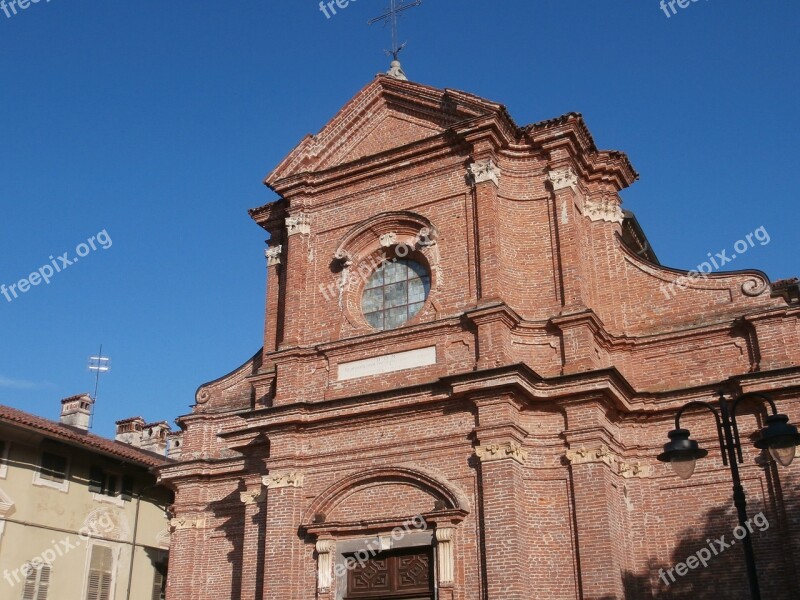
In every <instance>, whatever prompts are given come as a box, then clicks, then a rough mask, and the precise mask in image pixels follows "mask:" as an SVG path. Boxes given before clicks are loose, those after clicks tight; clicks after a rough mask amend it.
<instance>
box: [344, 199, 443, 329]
mask: <svg viewBox="0 0 800 600" xmlns="http://www.w3.org/2000/svg"><path fill="white" fill-rule="evenodd" d="M401 246H405V247H406V248H407V249H408V252H405V253H400V252H398V249H399V248H400V247H401ZM386 257H397V258H405V259H409V260H413V261H416V262H418V263H420V264H421V265H422V266H423V267H424V268H425V269H426V270H427V271H428V274H429V275H430V289H429V291H428V295H427V297H426V298H425V303H424V305H423V307H422V308H421V309H420V310H419V312H417V313H416V314H415V315H414V316H413V317H412V318H411V319H409V320H408V321H406V322H405V323H403V324H402V325H400V326H399V327H396V328H394V329H385V330H378V329H375V328H374V327H372V325H370V323H369V322H368V321H367V319H366V318H365V317H364V314H363V312H362V309H361V297H362V293H363V291H364V287H365V285H366V282H367V280H368V279H369V277H370V275H371V274H372V273H373V272H374V271H375V268H376V267H377V266H378V265H379V264H380V263H381V260H384V259H385V258H386ZM440 263H441V259H440V252H439V246H438V231H437V230H436V228H435V227H434V226H433V225H432V224H431V222H430V221H429V220H428V219H426V218H425V217H423V216H421V215H418V214H416V213H413V212H408V211H399V212H386V213H381V214H379V215H376V216H374V217H371V218H369V219H367V220H365V221H363V222H361V223H359V224H358V225H356V226H355V227H354V228H353V229H351V230H350V231H349V232H348V233H347V235H345V236H344V237H343V238H342V239H341V240H340V242H339V244H338V246H337V248H336V251H335V252H334V256H333V260H332V261H331V274H332V276H333V277H334V278H335V280H336V281H337V284H338V287H339V289H340V291H339V308H340V309H341V310H342V313H343V315H344V317H345V318H346V319H347V321H348V322H349V323H350V325H351V326H353V327H354V328H356V329H357V330H359V331H363V332H364V333H365V334H366V333H376V332H381V331H396V330H398V329H400V328H402V327H407V326H409V325H415V324H418V323H421V322H426V321H430V320H432V319H435V318H436V315H437V314H438V313H439V310H440V309H439V302H438V295H439V293H440V288H441V286H442V283H443V277H442V268H441V264H440Z"/></svg>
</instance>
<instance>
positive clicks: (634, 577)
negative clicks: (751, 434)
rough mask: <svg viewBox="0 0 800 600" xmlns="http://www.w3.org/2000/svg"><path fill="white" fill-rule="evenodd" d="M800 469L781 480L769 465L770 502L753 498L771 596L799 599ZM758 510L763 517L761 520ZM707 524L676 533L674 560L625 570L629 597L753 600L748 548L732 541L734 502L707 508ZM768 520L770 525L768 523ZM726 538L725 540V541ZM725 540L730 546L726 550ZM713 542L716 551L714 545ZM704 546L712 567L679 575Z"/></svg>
mask: <svg viewBox="0 0 800 600" xmlns="http://www.w3.org/2000/svg"><path fill="white" fill-rule="evenodd" d="M798 469H800V465H793V466H791V467H790V468H789V470H783V471H782V472H781V479H782V481H780V483H779V480H778V478H777V472H776V467H775V466H774V464H773V465H769V466H767V467H765V469H764V470H765V474H766V478H765V482H766V485H765V488H764V496H765V497H766V498H767V502H766V503H764V502H759V501H750V502H748V507H747V509H748V510H747V512H748V516H749V517H750V518H751V519H753V520H754V522H753V534H752V540H753V546H754V553H755V557H756V565H757V569H758V578H759V584H760V589H761V595H762V598H769V599H770V600H796V599H797V598H800V582H799V581H798V574H800V563H798V558H800V477H797V476H793V474H792V473H793V472H796V471H797V470H798ZM759 514H761V515H762V516H760V517H758V521H756V519H755V517H756V515H759ZM691 517H692V516H691V515H687V521H692V520H693V519H692V518H691ZM704 522H705V525H704V527H703V528H702V529H698V528H696V527H689V528H686V529H684V530H683V531H681V532H676V533H678V535H676V539H677V540H679V541H678V543H677V545H676V546H675V548H674V550H673V551H672V554H671V560H670V561H669V562H661V561H659V560H658V559H655V558H653V559H650V560H649V561H648V563H647V568H646V569H645V570H644V571H643V572H639V573H634V572H626V573H624V574H623V585H624V590H625V600H653V599H655V600H690V599H691V600H747V599H749V598H750V592H749V587H748V582H747V575H746V568H745V560H744V548H743V546H742V543H741V541H737V542H736V543H735V544H731V542H732V541H733V540H734V539H735V538H734V535H733V530H734V528H735V527H736V526H737V525H738V520H737V518H736V511H735V509H734V507H733V502H732V501H731V502H730V503H729V504H726V505H724V506H719V507H715V508H712V509H710V510H708V511H707V512H706V514H705V515H704ZM765 522H766V523H767V525H768V527H764V525H763V524H764V523H765ZM759 525H760V526H759ZM762 528H763V529H764V531H761V529H762ZM722 536H724V539H723V540H720V538H721V537H722ZM717 540H720V541H722V542H723V544H719V543H718V542H717ZM724 544H730V547H727V548H725V547H724ZM712 545H713V546H714V549H716V550H717V553H716V555H715V554H714V553H713V552H712V551H711V549H710V548H711V546H712ZM720 548H722V549H720ZM703 549H709V552H708V553H709V554H711V557H710V558H709V559H708V560H707V561H706V562H707V566H705V567H704V566H703V565H702V564H698V565H697V566H696V568H694V569H688V572H686V573H685V574H684V575H683V576H680V575H679V574H678V573H677V571H676V570H675V568H676V565H678V563H686V561H687V559H688V557H690V556H693V555H694V556H697V553H698V552H699V551H702V550H703ZM669 569H672V576H670V574H669ZM673 578H674V581H673Z"/></svg>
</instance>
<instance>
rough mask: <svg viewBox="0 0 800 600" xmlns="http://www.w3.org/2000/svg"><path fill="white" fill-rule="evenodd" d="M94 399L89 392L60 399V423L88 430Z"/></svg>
mask: <svg viewBox="0 0 800 600" xmlns="http://www.w3.org/2000/svg"><path fill="white" fill-rule="evenodd" d="M93 404H94V400H92V397H91V396H90V395H89V394H78V395H77V396H70V397H69V398H64V399H63V400H62V401H61V419H60V421H61V424H62V425H69V426H70V427H75V428H76V429H81V430H83V431H89V420H90V419H91V417H92V405H93Z"/></svg>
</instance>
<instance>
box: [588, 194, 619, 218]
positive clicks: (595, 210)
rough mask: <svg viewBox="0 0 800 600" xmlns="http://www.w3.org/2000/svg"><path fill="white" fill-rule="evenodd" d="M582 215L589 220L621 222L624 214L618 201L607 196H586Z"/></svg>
mask: <svg viewBox="0 0 800 600" xmlns="http://www.w3.org/2000/svg"><path fill="white" fill-rule="evenodd" d="M582 212H583V215H584V216H585V217H588V218H589V220H590V221H606V222H608V223H622V221H623V220H624V219H625V216H624V215H623V214H622V209H621V208H620V207H619V203H618V202H617V201H616V200H615V199H613V198H609V197H605V198H601V199H599V200H593V199H589V198H587V199H586V200H584V201H583V209H582Z"/></svg>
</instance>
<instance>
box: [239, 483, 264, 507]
mask: <svg viewBox="0 0 800 600" xmlns="http://www.w3.org/2000/svg"><path fill="white" fill-rule="evenodd" d="M266 497H267V490H266V489H265V488H264V487H263V486H261V485H259V486H258V487H257V488H255V489H248V490H247V491H246V492H240V493H239V499H240V500H241V501H242V504H244V505H247V506H249V505H252V504H258V503H259V502H262V501H263V500H264V499H265V498H266Z"/></svg>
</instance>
